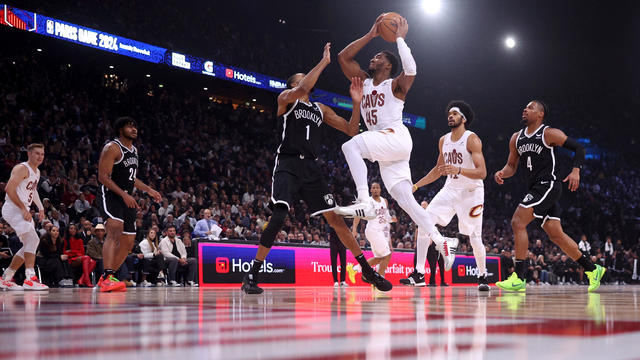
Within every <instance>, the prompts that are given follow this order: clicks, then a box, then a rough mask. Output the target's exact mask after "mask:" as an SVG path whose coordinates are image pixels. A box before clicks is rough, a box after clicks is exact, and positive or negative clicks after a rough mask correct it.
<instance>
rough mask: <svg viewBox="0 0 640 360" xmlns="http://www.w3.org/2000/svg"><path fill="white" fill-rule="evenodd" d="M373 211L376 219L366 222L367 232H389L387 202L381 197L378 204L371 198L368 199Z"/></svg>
mask: <svg viewBox="0 0 640 360" xmlns="http://www.w3.org/2000/svg"><path fill="white" fill-rule="evenodd" d="M370 199H371V203H372V204H373V209H374V210H375V212H376V218H375V219H372V220H368V221H367V230H372V229H375V230H380V231H387V232H388V231H389V219H390V215H389V209H388V208H387V202H386V201H385V200H384V198H383V197H380V202H378V201H375V200H374V199H373V197H370Z"/></svg>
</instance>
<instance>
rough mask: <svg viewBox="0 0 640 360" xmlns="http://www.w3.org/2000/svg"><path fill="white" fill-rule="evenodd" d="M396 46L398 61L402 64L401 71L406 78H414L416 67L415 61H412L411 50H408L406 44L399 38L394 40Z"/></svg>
mask: <svg viewBox="0 0 640 360" xmlns="http://www.w3.org/2000/svg"><path fill="white" fill-rule="evenodd" d="M396 44H398V53H399V54H400V61H401V62H402V70H403V71H404V74H405V75H408V76H415V75H416V74H417V73H418V68H417V66H416V61H415V60H414V59H413V55H411V49H409V47H408V46H407V43H406V42H405V41H404V39H403V38H401V37H399V38H397V39H396Z"/></svg>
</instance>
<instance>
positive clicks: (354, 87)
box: [349, 76, 364, 104]
mask: <svg viewBox="0 0 640 360" xmlns="http://www.w3.org/2000/svg"><path fill="white" fill-rule="evenodd" d="M362 86H363V85H362V79H361V78H360V77H358V76H354V77H352V78H351V86H349V94H350V95H351V100H353V103H354V104H356V103H357V104H360V102H362V94H363V92H364V90H362Z"/></svg>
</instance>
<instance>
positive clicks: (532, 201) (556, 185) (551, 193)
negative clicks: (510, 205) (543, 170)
mask: <svg viewBox="0 0 640 360" xmlns="http://www.w3.org/2000/svg"><path fill="white" fill-rule="evenodd" d="M560 196H562V184H561V183H560V182H558V181H540V182H537V183H535V184H534V185H533V186H531V187H530V188H529V191H528V192H527V195H525V196H524V199H523V200H522V202H520V206H522V207H524V208H533V216H535V217H536V218H537V219H540V220H542V225H543V226H544V223H545V222H547V220H549V219H552V220H558V221H560V214H561V213H562V210H561V208H560V204H558V200H560Z"/></svg>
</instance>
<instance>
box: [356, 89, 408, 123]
mask: <svg viewBox="0 0 640 360" xmlns="http://www.w3.org/2000/svg"><path fill="white" fill-rule="evenodd" d="M392 82H393V79H387V80H384V81H383V82H381V83H380V84H378V85H377V86H375V85H374V84H373V79H371V78H368V79H366V80H365V81H364V83H363V95H362V103H360V108H361V111H362V118H363V119H364V122H365V124H367V129H368V130H382V129H388V128H393V127H396V126H398V125H402V110H403V109H404V101H402V100H400V99H398V98H397V97H395V95H393V88H392Z"/></svg>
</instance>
